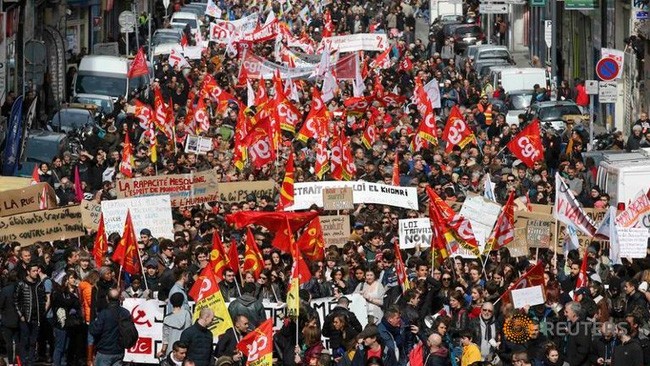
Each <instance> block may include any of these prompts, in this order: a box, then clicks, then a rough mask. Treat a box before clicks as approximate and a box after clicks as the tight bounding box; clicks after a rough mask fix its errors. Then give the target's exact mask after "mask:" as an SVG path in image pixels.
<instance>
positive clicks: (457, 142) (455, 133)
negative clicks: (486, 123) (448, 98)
mask: <svg viewBox="0 0 650 366" xmlns="http://www.w3.org/2000/svg"><path fill="white" fill-rule="evenodd" d="M442 138H443V139H444V140H445V141H447V146H446V148H445V152H447V153H449V152H451V150H452V149H453V147H454V146H460V148H461V149H462V148H464V147H465V146H466V145H467V144H468V143H470V142H472V141H474V139H475V137H474V133H473V132H472V130H471V129H470V128H469V127H468V126H467V123H466V122H465V120H464V119H463V115H462V114H461V113H460V109H459V108H458V106H457V105H454V106H453V107H452V108H451V111H450V113H449V118H447V124H446V125H445V130H444V131H443V132H442Z"/></svg>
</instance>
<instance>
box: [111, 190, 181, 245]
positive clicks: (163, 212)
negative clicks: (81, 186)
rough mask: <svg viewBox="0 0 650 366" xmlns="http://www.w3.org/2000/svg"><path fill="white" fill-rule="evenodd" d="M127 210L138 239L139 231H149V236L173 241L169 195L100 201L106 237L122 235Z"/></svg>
mask: <svg viewBox="0 0 650 366" xmlns="http://www.w3.org/2000/svg"><path fill="white" fill-rule="evenodd" d="M127 209H129V210H130V211H131V217H132V218H133V225H134V226H135V233H136V235H137V236H138V237H139V235H140V230H142V229H149V230H151V235H152V236H153V237H155V238H167V239H174V224H173V220H172V206H171V199H170V197H169V195H162V196H151V197H135V198H122V199H117V200H111V201H102V213H103V214H104V226H105V228H106V235H110V234H111V233H118V234H120V235H122V232H123V231H124V222H125V221H126V210H127Z"/></svg>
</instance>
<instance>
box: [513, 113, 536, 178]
mask: <svg viewBox="0 0 650 366" xmlns="http://www.w3.org/2000/svg"><path fill="white" fill-rule="evenodd" d="M507 147H508V149H510V151H512V153H513V154H514V155H515V156H516V157H517V158H518V159H519V160H521V161H522V162H523V163H524V164H526V166H527V167H529V168H532V167H533V164H534V163H535V162H536V161H539V160H542V159H543V158H544V146H543V145H542V135H541V131H540V129H539V120H537V119H536V120H534V121H533V122H532V123H531V124H529V125H528V126H526V127H524V129H523V130H521V132H519V134H517V136H515V137H514V138H513V139H512V140H510V142H509V143H508V145H507Z"/></svg>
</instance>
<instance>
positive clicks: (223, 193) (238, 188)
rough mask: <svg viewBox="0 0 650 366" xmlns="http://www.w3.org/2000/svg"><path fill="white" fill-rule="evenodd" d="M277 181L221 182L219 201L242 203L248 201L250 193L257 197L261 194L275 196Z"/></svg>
mask: <svg viewBox="0 0 650 366" xmlns="http://www.w3.org/2000/svg"><path fill="white" fill-rule="evenodd" d="M274 192H275V182H273V181H272V180H261V181H244V182H229V183H221V184H219V202H221V203H240V202H243V201H246V197H247V196H248V195H254V196H255V197H256V198H260V197H261V196H269V197H273V195H274Z"/></svg>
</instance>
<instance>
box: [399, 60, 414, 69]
mask: <svg viewBox="0 0 650 366" xmlns="http://www.w3.org/2000/svg"><path fill="white" fill-rule="evenodd" d="M397 70H398V71H405V72H409V71H411V70H413V61H411V59H410V58H408V57H404V58H403V59H402V61H400V62H399V67H398V69H397Z"/></svg>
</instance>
